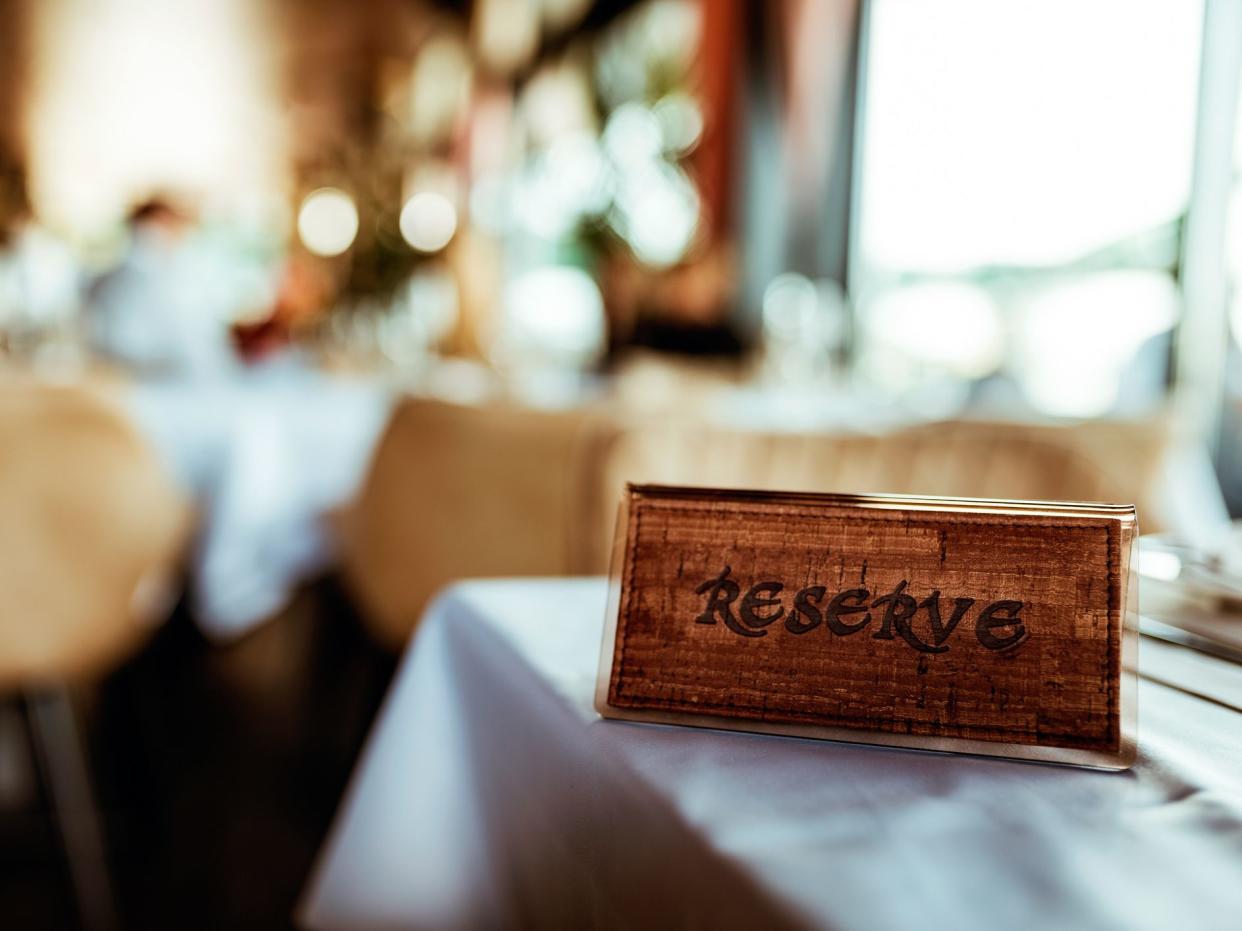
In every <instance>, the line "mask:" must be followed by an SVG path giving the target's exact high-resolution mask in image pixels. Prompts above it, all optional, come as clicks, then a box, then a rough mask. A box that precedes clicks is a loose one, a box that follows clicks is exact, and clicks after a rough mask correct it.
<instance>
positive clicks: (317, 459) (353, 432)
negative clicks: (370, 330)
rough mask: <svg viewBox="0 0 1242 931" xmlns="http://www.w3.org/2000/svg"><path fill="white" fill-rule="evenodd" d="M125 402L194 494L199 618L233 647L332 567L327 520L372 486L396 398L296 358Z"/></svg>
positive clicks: (149, 388)
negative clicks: (372, 468) (375, 457)
mask: <svg viewBox="0 0 1242 931" xmlns="http://www.w3.org/2000/svg"><path fill="white" fill-rule="evenodd" d="M125 403H126V407H127V409H128V412H129V414H130V416H132V417H133V418H134V420H135V422H136V423H137V424H138V427H139V428H140V429H141V431H142V432H143V433H144V434H145V435H146V436H147V438H148V439H149V440H150V441H151V443H152V444H153V445H154V446H155V448H156V449H157V450H158V451H159V453H160V454H161V455H162V456H163V457H164V459H165V461H166V462H167V464H168V466H169V469H170V470H171V472H172V473H173V475H174V476H175V477H176V478H177V479H178V480H179V481H180V482H181V484H182V485H183V486H184V487H185V488H186V489H187V490H188V491H189V492H190V493H191V494H192V495H193V497H194V500H195V503H196V504H197V510H198V518H199V523H198V533H197V536H196V540H195V546H194V552H193V554H192V559H191V567H190V568H191V579H190V583H191V594H192V602H193V605H194V613H195V617H196V618H197V620H198V621H199V624H200V626H201V627H202V628H203V630H204V632H205V633H207V634H208V635H209V636H211V637H213V638H216V639H221V640H227V639H231V638H233V637H236V636H239V635H240V634H243V633H245V632H246V631H248V630H250V629H251V628H252V627H254V625H256V624H258V623H259V622H260V621H263V620H264V619H266V618H268V617H270V616H271V615H272V614H274V613H275V612H276V611H278V610H279V609H280V608H282V607H283V606H284V604H285V603H286V601H287V600H288V599H289V597H290V595H291V594H292V592H293V591H294V589H295V588H296V587H297V585H298V584H299V583H300V582H302V581H303V580H305V579H306V578H307V577H309V576H311V575H312V574H314V573H316V572H319V571H321V570H322V569H323V568H324V567H325V566H326V565H328V563H329V562H330V561H331V560H332V558H333V557H334V555H335V547H334V542H335V541H334V538H333V534H332V529H331V524H330V515H331V514H332V512H333V511H334V510H336V509H338V508H340V507H342V506H343V505H345V504H346V503H347V502H348V501H349V500H350V499H351V498H352V497H353V496H354V495H355V494H356V493H357V490H358V488H359V486H360V485H361V484H362V481H363V479H365V477H366V473H367V468H368V466H369V465H370V461H371V456H372V453H373V452H374V449H375V445H376V443H377V442H378V441H379V438H380V435H381V433H382V432H383V429H384V426H385V424H386V423H387V421H388V416H389V411H390V409H391V406H392V397H391V392H390V391H389V390H388V389H386V388H385V387H384V386H383V385H381V384H379V383H378V382H377V381H375V380H367V379H349V378H344V377H334V376H331V375H327V374H324V373H321V372H318V371H316V370H315V369H313V368H311V367H309V366H306V365H303V364H301V363H300V362H299V361H298V359H297V358H296V357H290V358H280V359H276V360H273V361H271V362H268V363H264V364H262V365H259V366H256V367H255V368H253V369H250V370H245V371H242V372H239V373H238V374H236V375H233V376H229V377H220V378H216V379H209V378H200V379H185V380H164V381H150V382H137V383H135V384H134V385H132V386H130V388H129V389H128V391H127V392H126V393H125Z"/></svg>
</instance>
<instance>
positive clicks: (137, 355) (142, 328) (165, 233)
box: [86, 198, 238, 379]
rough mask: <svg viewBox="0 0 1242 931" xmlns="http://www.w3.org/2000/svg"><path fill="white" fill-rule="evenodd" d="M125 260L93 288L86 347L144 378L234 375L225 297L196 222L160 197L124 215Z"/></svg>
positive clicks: (234, 362) (234, 366)
mask: <svg viewBox="0 0 1242 931" xmlns="http://www.w3.org/2000/svg"><path fill="white" fill-rule="evenodd" d="M128 226H129V230H130V247H129V251H128V253H127V254H126V256H125V258H124V259H123V260H122V261H121V263H120V264H119V265H118V266H116V267H115V268H114V269H112V270H111V271H109V272H107V273H106V274H104V275H103V276H102V277H101V278H99V279H98V280H97V281H96V282H95V283H94V285H93V286H92V287H91V289H90V293H89V296H88V301H87V317H86V325H87V332H88V336H89V341H90V344H91V347H92V348H93V349H94V350H95V351H96V352H98V353H99V354H100V355H102V356H104V357H105V358H108V359H112V360H114V361H116V362H119V363H121V364H122V365H124V366H126V367H128V368H130V369H132V370H134V371H135V372H137V373H138V374H140V375H144V376H163V377H174V378H191V379H202V378H211V377H221V376H227V375H230V374H232V373H233V372H235V370H236V369H237V366H238V359H237V357H236V355H235V354H234V351H233V347H232V341H231V339H230V335H229V322H228V319H227V314H226V310H227V303H228V302H227V299H225V298H224V297H223V295H222V294H221V289H220V288H218V287H216V285H217V284H218V280H217V278H216V276H214V275H213V274H212V270H211V267H210V265H209V263H208V262H207V261H206V259H205V256H204V255H203V254H202V252H201V250H200V249H198V248H197V247H196V245H195V243H194V240H193V238H192V235H191V234H192V232H193V229H194V221H193V218H192V217H191V216H190V214H188V213H187V212H186V211H185V210H184V209H182V208H180V207H178V206H176V205H174V204H173V203H171V202H170V201H168V200H165V199H163V198H153V199H151V200H148V201H146V202H144V203H142V204H139V205H138V206H137V207H135V208H134V209H133V210H132V211H131V212H130V214H129V218H128Z"/></svg>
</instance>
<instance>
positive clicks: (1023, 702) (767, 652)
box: [596, 486, 1137, 769]
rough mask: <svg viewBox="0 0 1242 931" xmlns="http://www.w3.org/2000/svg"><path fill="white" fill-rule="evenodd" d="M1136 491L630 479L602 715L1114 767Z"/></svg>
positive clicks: (1127, 713) (1124, 713)
mask: <svg viewBox="0 0 1242 931" xmlns="http://www.w3.org/2000/svg"><path fill="white" fill-rule="evenodd" d="M1136 532H1137V527H1136V520H1135V514H1134V508H1133V507H1131V506H1122V505H1085V504H1060V503H1058V504H1052V503H1038V502H1010V501H984V500H978V499H949V498H910V497H897V496H870V495H858V496H854V495H811V494H784V493H762V492H740V491H715V490H707V489H688V488H666V487H658V486H630V487H629V488H628V489H627V491H626V500H625V501H624V502H623V506H622V511H621V519H620V522H619V526H618V538H617V539H618V545H617V550H616V553H615V555H614V563H613V566H614V569H613V573H614V580H613V581H614V584H613V588H612V593H611V598H610V605H609V624H608V627H607V630H606V633H605V637H604V645H603V657H602V661H601V665H600V678H599V686H598V691H597V698H596V705H597V707H598V709H599V711H600V713H601V714H602V715H604V716H605V717H610V718H627V719H634V720H643V721H658V722H663V723H681V724H694V725H700V726H707V727H724V728H732V729H739V730H753V731H765V732H775V733H785V734H795V735H800V736H809V737H824V738H829V739H834V740H846V741H853V742H861V743H875V744H884V745H890V746H903V747H916V748H921V749H932V750H952V751H959V752H966V753H975V754H985V755H992V756H1008V757H1016V758H1021V759H1030V760H1040V761H1045V762H1056V763H1072V764H1077V765H1085V766H1095V767H1100V768H1108V769H1123V768H1125V767H1127V766H1129V765H1130V764H1131V763H1132V762H1133V759H1134V752H1135V748H1134V702H1133V698H1134V689H1135V674H1136V667H1135V663H1134V655H1133V654H1134V652H1135V650H1136V644H1137V629H1136V624H1135V614H1136V612H1135V608H1136V606H1135V605H1133V604H1128V603H1127V593H1128V589H1129V586H1128V582H1129V569H1130V564H1131V559H1132V547H1133V542H1134V539H1135V535H1136Z"/></svg>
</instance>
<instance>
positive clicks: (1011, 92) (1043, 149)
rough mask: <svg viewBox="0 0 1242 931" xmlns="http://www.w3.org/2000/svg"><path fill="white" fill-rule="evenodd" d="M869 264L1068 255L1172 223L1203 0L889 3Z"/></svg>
mask: <svg viewBox="0 0 1242 931" xmlns="http://www.w3.org/2000/svg"><path fill="white" fill-rule="evenodd" d="M870 12H871V16H870V30H869V43H868V47H867V56H866V70H865V74H864V75H863V76H862V81H863V87H864V95H865V96H864V110H863V114H862V117H863V119H862V129H861V133H862V135H861V138H860V153H861V171H860V178H861V184H862V188H861V191H860V195H859V196H860V200H859V208H860V210H859V223H860V227H859V230H858V237H857V245H858V247H859V262H860V267H859V269H858V271H859V272H860V273H861V274H862V276H863V277H864V278H865V277H866V276H867V275H868V274H869V273H872V272H883V271H886V270H899V271H904V272H911V271H914V272H920V271H921V272H932V273H959V272H964V271H969V270H971V269H975V268H979V267H981V266H989V265H992V266H996V265H1000V266H1003V265H1025V266H1041V265H1055V264H1060V263H1065V262H1069V261H1072V260H1074V259H1076V258H1079V257H1081V256H1083V255H1086V254H1089V253H1090V252H1091V251H1093V250H1095V249H1098V248H1100V247H1103V246H1107V245H1109V244H1111V243H1114V242H1116V241H1117V240H1119V239H1122V238H1124V237H1127V236H1130V235H1133V234H1136V233H1140V232H1143V231H1145V230H1149V229H1152V228H1154V227H1157V226H1159V225H1161V224H1164V223H1167V222H1169V221H1171V220H1174V219H1176V218H1177V217H1178V216H1179V215H1180V214H1181V213H1182V212H1183V211H1184V210H1185V208H1186V205H1187V201H1188V198H1189V191H1190V180H1191V168H1192V154H1193V143H1194V135H1195V134H1194V120H1195V113H1196V95H1197V81H1198V76H1199V52H1200V32H1201V29H1202V26H1203V4H1202V2H1196V0H1143V2H1134V0H1091V2H1089V3H1083V2H1081V0H1042V2H1039V3H997V2H995V0H937V2H935V3H917V2H901V0H876V2H874V3H873V4H871V7H870Z"/></svg>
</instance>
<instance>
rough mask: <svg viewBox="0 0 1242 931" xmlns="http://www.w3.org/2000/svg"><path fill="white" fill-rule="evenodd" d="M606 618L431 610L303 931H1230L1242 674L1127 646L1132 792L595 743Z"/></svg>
mask: <svg viewBox="0 0 1242 931" xmlns="http://www.w3.org/2000/svg"><path fill="white" fill-rule="evenodd" d="M604 597H605V586H604V583H603V582H602V581H601V580H576V581H569V580H538V581H494V582H473V583H467V584H463V585H460V586H457V587H455V588H453V589H451V590H449V591H448V592H447V593H445V594H444V595H442V596H441V597H440V598H439V599H438V600H437V601H436V602H435V604H434V605H433V606H432V607H431V608H430V609H429V610H428V613H427V616H426V618H425V620H424V624H423V626H422V628H421V629H420V631H419V633H418V635H417V638H416V639H415V641H414V644H413V646H412V648H411V649H410V650H409V651H408V653H407V655H406V657H405V659H404V661H403V664H402V666H401V668H400V670H399V673H398V675H397V678H396V680H395V682H394V685H393V687H392V690H391V692H390V694H389V696H388V699H387V701H386V704H385V706H384V708H383V711H382V713H381V716H380V718H379V720H378V722H377V724H376V726H375V729H374V731H373V733H372V736H371V738H370V741H369V744H368V747H367V749H366V751H365V753H364V755H363V757H362V759H361V761H360V763H359V765H358V768H357V771H356V773H355V775H354V778H353V782H352V784H351V787H350V789H349V791H348V793H347V795H346V798H345V801H344V803H343V805H342V807H341V809H340V811H339V813H338V815H337V819H336V823H335V825H334V827H333V829H332V832H331V834H330V836H329V838H328V840H327V842H326V844H325V846H324V849H323V850H322V852H321V854H320V859H319V863H318V866H317V868H316V870H315V872H314V873H313V875H312V878H311V881H310V883H309V885H308V888H307V890H306V893H305V895H304V899H303V902H302V904H301V907H300V911H299V919H300V920H301V921H302V922H303V923H305V924H307V925H309V926H310V927H312V928H324V929H329V928H394V927H411V928H462V927H488V928H500V927H505V928H508V927H544V928H588V927H605V928H612V927H629V928H657V927H666V928H704V929H708V928H711V929H716V928H759V927H762V928H774V927H823V928H829V927H831V928H916V927H917V928H966V929H970V928H979V929H988V931H993V929H996V928H1007V929H1008V928H1027V927H1030V928H1057V929H1066V928H1125V929H1134V928H1178V929H1195V928H1212V929H1215V928H1219V929H1232V931H1236V929H1238V928H1242V712H1240V711H1239V710H1237V709H1238V708H1242V667H1238V666H1231V665H1229V664H1227V663H1224V662H1221V661H1217V660H1213V659H1210V658H1207V657H1202V656H1200V655H1199V654H1195V653H1190V652H1188V651H1186V650H1183V649H1180V648H1177V647H1170V646H1165V645H1162V644H1159V643H1154V642H1148V641H1144V643H1143V648H1142V656H1141V662H1142V664H1143V667H1144V671H1145V672H1149V673H1151V674H1153V675H1158V676H1159V677H1160V678H1162V679H1164V680H1165V681H1167V682H1172V683H1174V685H1175V686H1176V685H1179V684H1180V685H1182V686H1189V687H1192V688H1194V689H1197V690H1201V691H1203V692H1205V693H1206V694H1207V695H1208V696H1210V700H1208V699H1205V698H1202V697H1196V696H1193V695H1190V694H1187V693H1186V692H1185V691H1182V690H1179V689H1178V688H1176V687H1170V686H1169V685H1163V684H1157V683H1155V682H1153V681H1151V680H1144V681H1143V682H1142V684H1141V686H1140V696H1139V697H1140V712H1139V714H1140V717H1139V727H1140V734H1139V745H1140V758H1139V762H1138V764H1137V766H1136V767H1135V768H1134V769H1133V770H1131V771H1129V772H1126V773H1101V772H1093V771H1085V770H1074V769H1067V768H1060V767H1053V766H1043V765H1038V764H1030V763H1017V762H1007V761H1000V760H987V759H975V758H966V757H954V756H949V755H938V754H928V753H918V752H914V751H900V750H885V749H877V748H867V747H858V746H851V745H845V744H833V743H825V742H816V741H809V740H797V739H790V738H781V737H768V736H757V735H747V734H737V733H723V732H716V731H709V730H699V729H689V728H671V727H663V726H654V725H642V724H632V723H625V722H616V721H603V720H601V719H599V718H598V716H597V715H596V714H595V712H594V711H593V709H592V706H591V700H592V693H593V688H594V680H595V668H596V663H597V659H598V655H599V641H600V634H601V630H602V623H603V612H604ZM1231 705H1232V706H1233V707H1230V706H1231Z"/></svg>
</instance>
